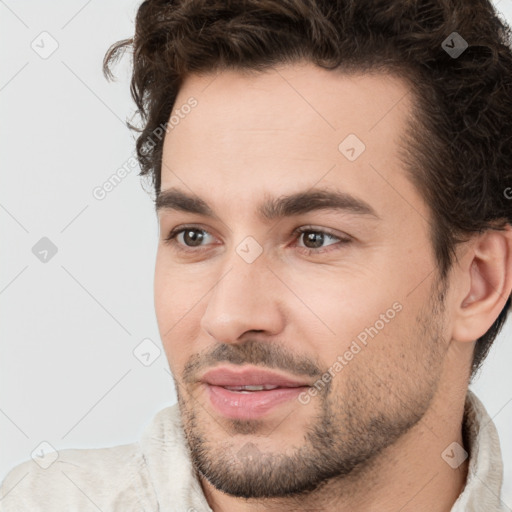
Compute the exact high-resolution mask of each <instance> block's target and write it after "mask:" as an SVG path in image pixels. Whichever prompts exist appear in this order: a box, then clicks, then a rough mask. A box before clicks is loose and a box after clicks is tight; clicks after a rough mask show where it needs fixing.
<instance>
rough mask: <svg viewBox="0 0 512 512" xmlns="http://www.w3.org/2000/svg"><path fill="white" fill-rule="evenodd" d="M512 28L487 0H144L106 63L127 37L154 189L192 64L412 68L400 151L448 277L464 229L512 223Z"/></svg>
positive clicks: (486, 340)
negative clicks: (462, 45)
mask: <svg viewBox="0 0 512 512" xmlns="http://www.w3.org/2000/svg"><path fill="white" fill-rule="evenodd" d="M454 32H456V33H457V34H454ZM453 37H458V38H459V39H458V40H459V41H460V40H461V39H460V37H461V38H462V40H463V41H465V42H466V43H467V45H468V46H467V48H466V49H465V50H464V51H463V52H462V54H460V55H454V54H450V53H449V52H448V51H447V50H446V47H447V46H448V47H453V46H454V43H453ZM450 38H451V39H450ZM511 40H512V35H511V29H510V27H509V26H508V25H507V23H506V22H505V21H504V20H503V19H502V18H501V17H500V15H499V14H498V13H497V12H496V10H495V9H494V7H493V6H492V4H491V3H490V1H488V0H146V1H144V2H143V3H142V4H141V5H140V7H139V9H138V11H137V16H136V23H135V34H134V37H133V38H130V39H125V40H122V41H119V42H117V43H115V44H113V45H112V46H111V47H110V49H109V50H108V52H107V53H106V55H105V59H104V62H103V70H104V73H105V75H106V76H107V78H112V73H111V65H112V64H114V63H115V61H116V60H117V59H118V58H119V57H120V56H121V55H122V54H123V52H124V51H125V50H127V49H131V50H132V52H133V53H132V57H133V74H132V79H131V87H130V90H131V94H132V97H133V99H134V101H135V104H136V106H137V109H138V113H139V114H140V117H141V119H142V121H143V127H142V128H135V127H134V126H132V125H131V124H130V123H128V126H129V127H130V128H131V129H134V130H137V132H138V133H139V136H138V138H137V143H136V149H137V156H138V160H139V163H140V166H141V172H140V175H141V176H145V175H147V176H148V177H150V178H151V180H152V186H153V187H154V190H155V192H156V194H157V195H158V194H159V193H160V185H161V175H160V174H161V160H162V147H163V138H162V137H158V140H156V141H155V140H154V139H153V138H152V136H154V133H155V130H156V131H158V129H159V127H162V126H164V127H165V126H167V124H166V123H167V122H168V119H169V116H170V113H171V111H172V109H173V106H174V103H175V100H176V97H177V94H178V91H179V89H180V86H181V84H182V82H183V80H184V79H185V77H186V76H187V75H188V74H190V73H201V72H217V71H222V70H223V69H234V70H240V71H241V70H254V71H259V70H265V69H268V68H269V67H271V66H274V65H277V64H283V63H294V62H298V61H301V60H307V61H309V62H312V63H314V64H316V65H318V66H321V67H323V68H325V69H331V70H334V69H337V68H339V69H341V70H342V71H343V72H346V73H370V72H380V73H388V74H394V75H395V76H397V77H399V78H401V79H403V80H404V81H405V82H406V83H407V84H408V85H409V86H410V89H411V92H412V96H413V112H412V115H411V117H410V119H409V120H408V121H407V127H406V129H405V130H404V136H403V140H402V141H401V145H400V148H399V154H400V157H401V159H402V162H403V164H404V168H405V170H406V172H407V173H408V176H409V178H410V180H411V182H412V183H413V184H414V185H415V187H416V189H417V190H418V191H419V192H420V194H421V195H422V196H423V197H424V198H425V200H426V201H427V203H428V205H429V207H430V209H431V212H432V219H433V221H432V225H431V229H430V231H431V232H430V237H431V241H432V246H433V248H434V252H435V256H436V260H437V262H438V266H439V275H440V278H441V279H442V280H443V279H445V278H446V276H447V273H448V271H449V269H450V268H451V266H452V264H453V261H454V259H455V258H456V251H455V249H456V246H457V244H459V243H461V242H463V241H464V240H465V238H466V239H467V236H468V235H471V234H475V233H481V232H483V231H485V230H488V229H497V230H501V229H505V228H506V226H507V225H508V224H512V201H511V198H510V197H509V194H507V193H506V191H507V190H509V191H510V190H511V188H510V186H511V185H512V49H511ZM160 130H161V128H160ZM510 306H511V297H508V300H507V302H506V305H505V307H504V308H503V310H502V311H501V313H500V315H499V316H498V318H497V319H496V321H495V322H494V323H493V325H492V326H491V327H490V329H489V330H488V331H487V332H486V333H485V334H484V335H483V336H481V337H480V338H479V339H478V340H477V343H476V344H475V350H474V354H473V362H472V369H471V377H473V376H474V374H475V373H476V371H477V370H478V369H479V368H480V366H481V363H482V362H483V360H484V359H485V357H486V356H487V353H488V351H489V348H490V347H491V345H492V343H493V341H494V339H495V338H496V336H497V335H498V333H499V332H500V330H501V328H502V327H503V324H504V323H505V320H506V317H507V314H508V312H509V310H510Z"/></svg>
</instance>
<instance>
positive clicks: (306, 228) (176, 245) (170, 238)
mask: <svg viewBox="0 0 512 512" xmlns="http://www.w3.org/2000/svg"><path fill="white" fill-rule="evenodd" d="M185 231H200V232H203V233H208V234H211V233H209V232H208V231H206V230H205V229H201V228H198V227H195V226H184V227H181V228H178V229H173V230H172V231H171V232H170V233H169V236H168V237H167V238H165V239H164V242H165V243H166V244H169V245H172V246H173V248H174V249H176V250H178V251H182V252H185V253H192V252H199V251H201V249H200V248H199V249H194V248H188V249H185V248H184V246H182V245H181V244H179V243H178V242H177V241H176V240H175V239H176V237H177V236H178V235H179V234H181V233H183V232H185ZM303 233H321V234H323V235H326V236H328V237H330V238H335V239H337V240H338V241H339V242H338V243H337V244H330V245H328V246H327V248H324V249H309V248H307V247H298V249H299V251H300V252H302V253H303V254H306V255H308V256H309V255H311V254H313V253H314V254H324V253H326V252H331V251H335V250H337V248H338V249H339V246H343V245H346V244H348V243H349V242H351V239H350V238H341V237H339V236H336V235H334V234H333V233H331V232H329V231H326V230H323V229H317V228H314V227H312V226H303V227H300V228H297V229H295V230H294V231H293V233H292V234H293V235H295V236H296V238H299V237H300V236H301V235H302V234H303ZM185 247H186V246H185ZM200 247H201V246H200ZM329 247H333V248H332V249H329Z"/></svg>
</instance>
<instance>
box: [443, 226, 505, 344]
mask: <svg viewBox="0 0 512 512" xmlns="http://www.w3.org/2000/svg"><path fill="white" fill-rule="evenodd" d="M468 261H469V264H468ZM466 265H467V266H466V269H465V271H463V272H465V274H466V276H465V277H466V279H464V280H466V281H467V282H468V283H469V291H467V290H466V292H465V295H464V296H463V298H462V300H461V301H460V305H459V306H457V307H456V311H455V318H454V329H453V334H452V337H453V339H455V340H457V341H461V342H464V341H475V340H477V339H478V338H480V337H481V336H482V335H484V334H485V333H486V332H487V331H488V330H489V328H490V327H491V326H492V324H493V323H494V321H495V320H496V319H497V318H498V316H499V314H500V312H501V310H502V309H503V307H504V306H505V304H506V302H507V300H508V298H509V296H510V294H511V291H512V231H511V226H507V229H506V230H504V231H497V230H489V231H486V232H485V233H484V234H483V235H480V237H479V238H478V240H477V241H476V242H475V244H474V246H473V249H472V250H471V252H470V255H469V259H467V260H466ZM463 277H464V276H463Z"/></svg>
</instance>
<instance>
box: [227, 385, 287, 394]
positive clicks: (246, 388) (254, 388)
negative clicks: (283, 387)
mask: <svg viewBox="0 0 512 512" xmlns="http://www.w3.org/2000/svg"><path fill="white" fill-rule="evenodd" d="M278 387H279V386H272V385H270V384H263V385H261V386H224V388H226V389H229V390H230V391H242V392H244V391H245V392H248V391H263V390H267V389H276V388H278Z"/></svg>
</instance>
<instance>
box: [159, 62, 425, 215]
mask: <svg viewBox="0 0 512 512" xmlns="http://www.w3.org/2000/svg"><path fill="white" fill-rule="evenodd" d="M411 96H412V95H411V90H410V89H409V88H408V85H407V84H406V83H405V82H404V81H402V80H401V79H399V78H398V77H395V76H392V75H389V74H382V73H373V74H354V73H351V74H346V73H343V71H330V70H325V69H322V68H319V67H317V66H315V65H313V64H311V63H301V64H293V65H292V64H290V65H282V66H277V67H275V68H272V69H269V70H266V71H265V72H241V71H235V70H226V71H221V72H218V73H216V74H214V73H209V74H202V75H199V74H192V75H190V76H188V77H187V79H186V80H185V81H184V83H183V85H182V87H181V89H180V92H179V94H178V97H177V99H176V102H175V106H174V109H173V113H172V115H174V116H175V117H174V118H173V119H176V120H177V119H179V122H177V123H174V124H173V123H171V125H170V128H169V130H168V132H167V134H166V137H165V141H164V148H163V159H162V163H163V166H162V190H165V189H166V188H169V187H171V186H177V185H183V184H184V185H185V187H193V188H194V191H197V190H198V189H199V190H200V191H201V192H202V193H203V194H204V195H206V196H208V197H211V194H212V193H214V192H215V190H217V191H219V190H223V191H224V195H225V197H227V195H229V193H230V191H232V192H233V195H238V196H240V194H242V195H243V194H245V199H246V200H250V199H251V197H252V196H253V195H254V193H256V191H258V190H261V191H262V192H263V190H264V189H265V193H268V192H269V191H271V190H275V191H276V192H278V189H280V188H284V187H285V185H286V186H287V190H286V193H291V192H294V191H298V190H302V189H304V188H305V187H312V186H313V185H314V184H316V183H319V182H320V181H322V184H323V185H327V186H330V187H332V188H335V189H337V190H340V189H341V190H343V191H346V192H347V193H355V194H356V195H359V196H361V192H362V191H366V192H367V195H368V194H370V195H371V194H373V195H375V194H378V195H381V196H382V195H384V196H387V201H388V202H389V201H396V200H397V198H399V197H400V196H402V199H403V198H404V196H405V197H408V199H409V200H412V201H414V202H418V201H419V202H421V197H418V195H417V194H416V196H417V197H415V198H414V197H412V196H414V194H415V190H414V188H413V187H412V184H411V183H409V181H408V179H407V178H406V174H405V172H404V171H403V164H402V163H401V161H400V160H399V157H398V153H397V149H398V143H399V142H400V141H401V140H402V138H403V135H404V130H406V119H407V116H408V115H409V114H410V111H411V101H412V97H411ZM191 98H193V100H194V102H195V106H194V107H193V108H192V109H190V108H183V106H184V105H186V104H187V103H190V102H191ZM241 189H243V192H242V190H241ZM385 200H386V199H384V201H385ZM425 206H426V205H418V206H417V208H419V209H423V210H424V212H425V214H426V208H425ZM409 208H410V207H409Z"/></svg>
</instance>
